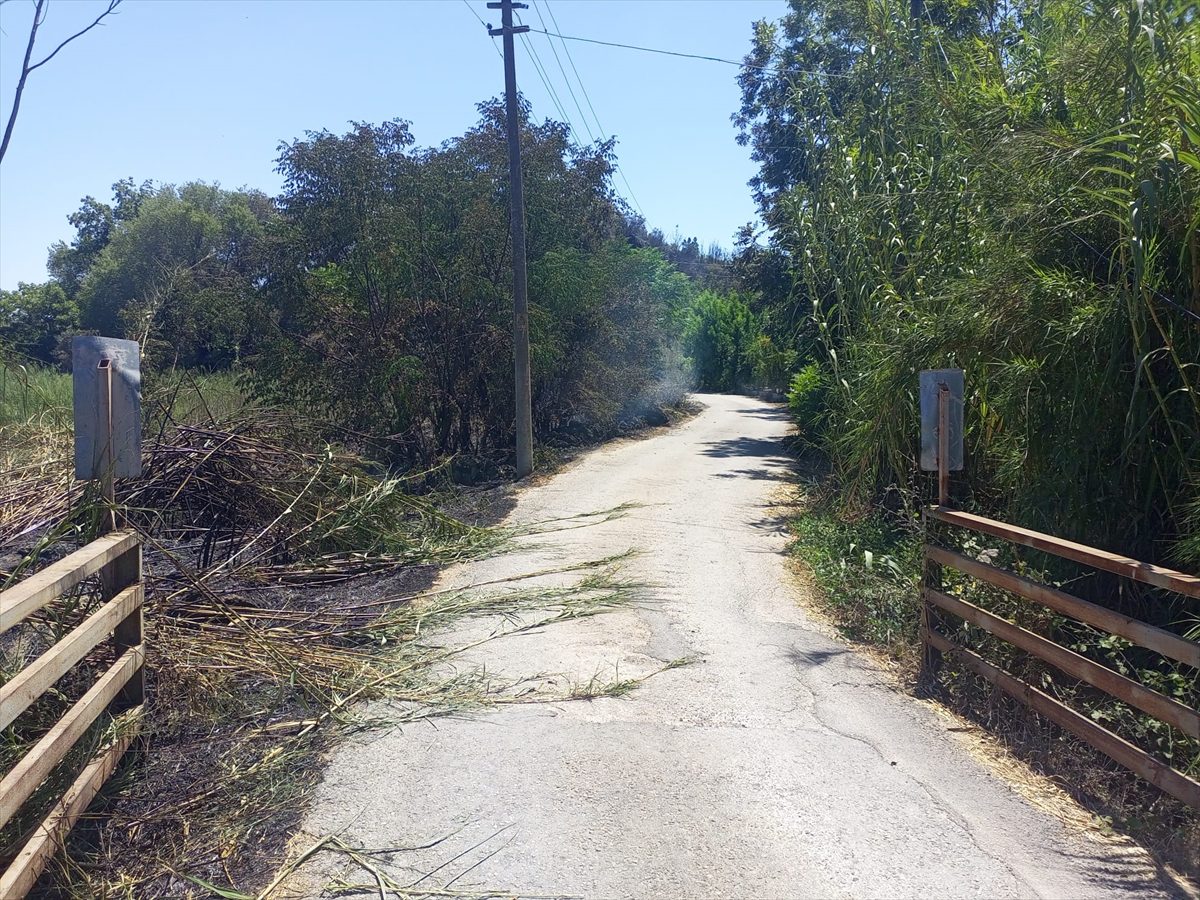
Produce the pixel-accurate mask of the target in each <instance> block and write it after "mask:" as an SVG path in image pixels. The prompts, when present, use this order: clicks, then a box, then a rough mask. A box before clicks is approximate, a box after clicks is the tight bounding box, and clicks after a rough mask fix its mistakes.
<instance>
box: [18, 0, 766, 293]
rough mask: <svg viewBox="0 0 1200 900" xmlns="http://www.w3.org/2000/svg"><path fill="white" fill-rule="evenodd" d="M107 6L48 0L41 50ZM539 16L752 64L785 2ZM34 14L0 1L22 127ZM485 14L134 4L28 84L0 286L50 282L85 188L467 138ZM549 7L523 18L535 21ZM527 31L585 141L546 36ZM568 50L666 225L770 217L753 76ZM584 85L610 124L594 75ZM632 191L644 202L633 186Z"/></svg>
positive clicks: (483, 74) (526, 81)
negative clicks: (304, 143) (355, 140)
mask: <svg viewBox="0 0 1200 900" xmlns="http://www.w3.org/2000/svg"><path fill="white" fill-rule="evenodd" d="M103 5H104V4H103V0H51V8H50V13H49V16H48V18H47V20H46V23H45V25H44V26H43V28H42V30H41V31H40V32H39V44H38V46H39V48H41V50H42V52H43V53H45V52H47V51H48V50H49V49H52V48H53V47H54V46H55V45H56V44H57V43H58V42H59V41H60V40H61V39H62V38H63V37H65V36H67V35H68V34H70V33H72V32H73V31H76V30H78V29H79V28H80V27H82V25H83V24H85V23H86V22H88V21H90V20H91V19H92V18H94V17H95V16H96V15H97V14H98V12H99V11H100V10H101V9H102V8H103ZM468 7H470V8H468ZM538 8H539V9H540V11H541V13H542V15H543V16H546V21H547V24H550V19H549V15H548V12H549V11H552V12H553V13H554V16H555V17H556V20H557V23H558V26H559V28H560V29H561V32H562V33H563V34H569V35H580V36H584V37H590V38H596V39H599V40H605V41H616V42H620V43H628V44H638V45H642V46H648V47H660V48H664V49H670V50H678V51H682V52H689V53H698V54H703V55H709V56H718V57H725V58H728V59H740V58H741V57H742V56H743V55H744V54H745V53H746V51H747V50H748V48H749V42H750V35H751V23H752V22H753V21H754V20H756V19H760V18H778V17H779V16H780V15H782V14H783V11H784V2H783V0H643V2H638V0H549V2H548V3H547V0H538ZM32 10H33V3H32V0H11V2H7V3H4V4H3V5H0V32H2V33H0V111H2V112H3V115H4V117H5V120H7V115H8V110H9V108H10V105H11V103H12V91H13V88H14V87H15V84H16V78H17V75H18V74H19V70H20V62H21V57H22V56H23V53H24V44H25V41H26V39H27V36H28V25H29V17H30V15H31V14H32ZM471 10H474V11H475V12H477V13H478V14H479V15H480V16H481V17H482V18H483V19H484V20H485V21H491V22H492V23H493V24H496V25H498V24H499V12H498V11H493V10H488V9H487V8H486V2H485V0H467V2H464V0H405V2H399V0H366V2H359V0H338V2H332V0H324V2H321V0H292V2H289V0H253V2H244V0H208V2H194V0H126V2H125V3H124V4H123V5H122V6H121V7H120V8H119V15H117V16H114V17H112V18H110V19H109V20H106V21H107V24H105V25H104V26H103V27H102V28H98V29H95V30H93V31H92V32H90V33H89V34H87V35H85V36H84V37H82V38H80V39H79V40H78V41H76V42H74V43H72V44H71V45H70V46H68V47H67V48H66V49H64V50H63V51H62V53H60V54H59V55H58V56H57V57H56V58H55V59H54V60H53V61H52V62H50V63H49V64H48V65H46V66H45V67H43V68H41V69H39V70H37V71H36V72H34V73H33V74H32V75H31V76H30V79H29V83H28V86H27V88H26V90H25V95H24V99H23V100H22V104H21V110H20V115H19V117H18V120H17V124H16V129H15V131H14V133H13V139H12V143H11V145H10V147H9V149H8V154H7V156H6V157H5V159H4V162H3V164H2V165H0V286H2V287H4V288H12V287H15V286H16V283H17V282H18V281H39V280H42V279H44V278H45V277H46V272H45V259H46V248H47V247H48V246H49V245H50V244H51V243H52V242H53V241H55V240H58V239H68V238H70V237H71V235H72V234H73V229H72V228H71V227H70V225H69V224H68V223H67V220H66V216H67V215H68V214H69V213H71V212H73V211H74V210H75V209H76V208H77V207H78V205H79V200H80V199H81V198H82V197H83V196H84V195H86V194H91V195H93V196H96V197H97V198H100V199H103V200H108V199H109V198H110V193H111V192H110V185H111V184H112V183H113V182H114V181H116V180H118V179H119V178H123V177H128V176H132V177H133V178H134V179H135V180H137V181H142V180H144V179H147V178H149V179H153V180H154V181H156V182H172V183H179V182H183V181H189V180H204V181H210V182H219V183H220V184H222V185H223V186H225V187H229V188H235V187H241V186H249V187H256V188H260V189H262V190H265V191H267V192H268V193H275V192H277V191H278V189H279V186H280V181H279V176H278V175H276V174H275V172H274V159H275V156H276V148H277V147H278V145H279V143H280V142H281V141H285V140H291V139H293V138H296V137H299V136H301V135H302V134H303V133H304V132H305V131H309V130H319V129H322V128H328V129H330V130H332V131H341V130H344V129H345V126H346V124H347V123H348V122H349V121H351V120H358V121H367V122H380V121H383V120H385V119H391V118H402V119H407V120H409V121H410V122H412V131H413V134H414V135H415V136H416V138H417V141H418V142H419V143H420V144H424V145H428V144H437V143H440V142H441V141H443V140H445V139H446V138H449V137H453V136H455V135H457V134H461V133H462V132H463V131H464V130H465V129H467V128H468V127H470V126H471V125H472V124H473V123H474V121H475V116H476V111H475V104H476V103H477V102H479V101H480V100H483V99H485V98H488V97H492V96H499V95H500V94H501V93H502V91H503V70H502V66H501V62H500V58H499V57H498V56H497V54H496V51H495V50H494V49H493V48H492V46H491V45H492V44H493V40H492V39H491V38H489V37H487V34H486V32H485V30H484V28H483V26H482V25H480V23H479V21H478V20H477V19H476V18H475V16H474V15H472V13H471ZM537 11H538V10H536V9H534V8H532V6H531V8H530V9H528V10H525V11H524V12H523V13H522V16H523V17H524V21H525V23H526V24H532V25H533V26H534V27H535V28H536V27H539V21H538V16H537ZM549 30H551V31H553V30H554V28H553V25H551V26H550V28H549ZM530 38H532V46H533V48H534V50H535V51H536V53H537V56H538V57H539V59H540V61H541V62H542V64H543V65H544V66H545V67H546V69H547V71H548V74H549V80H550V82H551V84H552V86H553V87H554V89H555V91H556V92H557V93H558V94H559V95H560V100H561V102H562V103H563V104H564V106H565V107H566V111H567V114H568V117H569V118H570V119H571V120H572V121H573V122H574V124H575V127H576V129H577V131H578V132H579V133H580V135H581V138H582V139H583V140H585V141H586V140H587V134H586V132H585V130H584V128H583V126H582V120H581V117H580V114H579V112H578V111H577V110H576V108H575V103H574V102H573V101H572V99H571V97H570V94H569V93H568V92H567V90H566V88H565V86H564V85H565V82H564V78H563V74H562V73H561V72H560V71H559V68H558V62H556V61H555V58H554V55H553V53H552V52H551V48H550V44H549V39H548V38H546V37H545V36H543V35H536V34H534V35H530ZM496 43H497V44H498V41H496ZM556 43H557V42H556ZM568 47H569V49H570V52H571V59H572V60H573V61H574V64H575V66H576V67H577V68H578V71H579V75H580V77H581V79H582V82H583V85H584V87H585V88H586V90H587V94H588V96H589V97H590V99H591V103H592V106H594V108H595V113H596V116H597V117H598V119H599V123H600V125H602V126H603V128H604V130H605V131H606V132H607V133H609V134H615V135H616V136H617V138H618V145H617V153H618V160H619V164H620V167H621V170H622V171H623V173H624V175H625V177H626V178H627V179H628V181H629V185H630V187H631V188H632V191H633V193H634V195H635V196H636V198H637V201H638V204H639V205H640V207H641V209H642V210H643V212H644V213H645V215H646V218H647V221H648V223H649V224H650V226H651V227H658V228H661V229H662V230H663V231H664V232H665V233H666V234H667V235H668V236H669V237H670V236H674V234H675V233H676V229H678V232H679V233H680V235H682V236H693V235H694V236H696V237H698V238H699V239H700V241H701V243H703V244H708V243H709V242H713V241H715V242H718V243H721V244H723V245H725V246H727V247H728V246H730V245H731V243H732V237H733V233H734V231H735V230H736V229H737V228H738V226H740V225H742V224H744V223H746V222H747V221H750V220H751V219H753V218H754V217H755V211H754V207H753V203H752V202H751V200H750V194H749V190H748V188H747V187H746V181H747V180H748V179H749V178H750V177H751V175H753V173H754V166H753V164H752V163H751V162H750V160H749V155H748V151H747V150H746V149H745V148H742V147H738V146H737V144H736V143H735V142H734V129H733V126H732V124H731V123H730V121H729V116H730V114H731V113H733V112H734V111H735V110H736V109H737V107H738V102H739V94H738V89H737V83H736V81H735V77H736V74H737V69H736V68H735V67H734V66H727V65H720V64H717V63H711V62H703V61H699V60H687V59H678V58H674V57H668V56H659V55H652V54H648V53H639V52H635V51H631V50H622V49H617V48H612V47H602V46H596V45H592V44H585V43H578V42H570V43H568ZM517 49H518V53H517V80H518V84H519V86H520V87H521V90H522V91H523V92H524V93H525V94H526V96H528V97H529V99H530V100H531V102H532V103H533V108H534V114H535V115H536V116H538V117H539V118H541V117H547V116H549V117H553V118H559V116H558V113H557V110H556V109H555V106H554V104H553V101H552V100H551V98H550V95H549V94H548V92H547V90H546V88H545V87H544V86H543V84H542V81H541V80H540V78H539V77H538V74H537V71H536V68H535V66H534V64H533V61H532V60H531V58H530V56H529V53H528V50H527V48H526V47H525V46H523V45H522V43H521V42H520V41H518V43H517ZM557 49H558V53H559V58H560V60H561V63H562V66H563V67H564V68H565V70H566V73H567V74H568V75H569V76H570V77H571V80H572V83H574V73H573V72H572V69H571V65H570V62H568V60H567V59H566V57H565V54H564V52H563V48H562V45H561V44H558V45H557ZM35 58H37V57H36V56H35ZM575 92H576V98H577V99H578V102H579V104H580V106H581V107H582V109H583V112H584V114H585V118H586V120H587V121H588V123H589V124H590V126H591V128H592V130H593V133H595V131H596V124H595V122H594V121H593V120H592V116H591V111H590V110H589V109H588V106H587V103H586V100H585V99H584V97H583V96H582V95H581V92H580V90H579V87H578V85H577V84H575ZM616 185H617V188H618V189H619V191H620V192H621V193H622V194H624V195H628V191H627V190H626V186H625V184H624V182H623V181H622V180H621V179H620V178H618V179H617V181H616Z"/></svg>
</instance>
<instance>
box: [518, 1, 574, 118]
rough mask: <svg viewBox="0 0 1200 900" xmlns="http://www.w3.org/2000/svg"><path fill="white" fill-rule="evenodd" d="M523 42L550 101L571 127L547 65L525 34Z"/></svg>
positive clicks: (522, 38) (522, 36)
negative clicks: (545, 65)
mask: <svg viewBox="0 0 1200 900" xmlns="http://www.w3.org/2000/svg"><path fill="white" fill-rule="evenodd" d="M518 21H519V19H518ZM521 43H522V44H523V45H524V47H525V49H526V51H528V53H529V58H530V59H531V60H532V61H533V68H534V69H535V70H536V71H537V73H538V78H540V79H541V80H542V87H544V88H545V89H546V93H547V94H548V95H549V96H550V102H551V103H553V104H554V108H555V110H557V112H558V114H559V116H561V117H562V121H564V122H566V123H567V128H571V121H570V119H568V118H567V112H566V110H565V109H564V108H563V105H562V102H561V101H560V100H559V98H558V93H557V92H556V91H555V90H554V87H553V85H551V84H550V76H549V74H548V73H547V72H546V71H545V67H544V66H543V65H542V61H541V59H540V58H539V57H538V54H537V50H535V49H534V46H533V42H532V41H531V40H529V38H528V37H526V36H525V35H524V34H522V35H521ZM572 130H574V129H572Z"/></svg>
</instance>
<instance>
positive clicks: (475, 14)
mask: <svg viewBox="0 0 1200 900" xmlns="http://www.w3.org/2000/svg"><path fill="white" fill-rule="evenodd" d="M462 2H463V5H464V6H466V8H467V9H469V10H470V11H471V15H473V16H474V17H475V18H476V19H478V20H479V24H480V25H482V26H483V27H484V28H486V29H487V30H488V32H489V33H490V32H491V30H492V29H491V26H490V25H488V23H487V22H485V21H483V16H481V15H479V13H477V12H475V7H473V6H472V5H471V4H470V2H468V0H462ZM492 49H493V50H495V51H496V55H497V56H499V57H500V58H501V59H504V54H503V53H501V52H500V48H499V47H497V46H496V44H495V43H494V42H493V43H492Z"/></svg>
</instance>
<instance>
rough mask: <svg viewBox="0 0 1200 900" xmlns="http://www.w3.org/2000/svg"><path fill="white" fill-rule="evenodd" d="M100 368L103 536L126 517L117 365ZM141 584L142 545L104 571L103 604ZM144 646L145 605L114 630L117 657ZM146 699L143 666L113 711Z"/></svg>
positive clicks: (109, 362)
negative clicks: (121, 495) (120, 504)
mask: <svg viewBox="0 0 1200 900" xmlns="http://www.w3.org/2000/svg"><path fill="white" fill-rule="evenodd" d="M96 368H97V372H98V374H99V378H100V384H99V391H98V392H97V396H98V399H99V406H100V415H99V421H100V431H101V433H100V435H99V437H100V440H101V441H103V449H102V450H101V453H100V457H99V460H100V462H99V469H100V471H99V474H100V493H101V495H102V496H103V498H104V502H105V505H106V508H105V510H104V518H103V520H102V521H101V524H100V534H106V533H108V532H110V531H114V530H116V528H117V526H118V525H120V524H124V522H123V521H122V519H123V517H121V516H118V514H117V506H116V502H117V497H116V488H115V485H114V475H115V471H116V465H117V454H116V449H115V445H114V440H113V437H114V436H113V409H112V404H113V396H112V379H113V361H112V359H110V358H107V357H103V358H101V359H100V361H99V362H98V363H97V367H96ZM141 580H142V546H141V544H140V543H139V544H138V545H137V546H136V547H133V548H132V549H130V550H126V551H125V552H124V553H122V554H121V555H120V556H118V557H117V558H116V559H114V560H113V561H112V562H110V563H109V564H108V565H106V566H104V567H103V568H102V569H101V570H100V592H101V601H102V602H104V603H107V602H108V601H109V600H111V599H113V597H115V596H117V594H119V593H120V592H121V591H123V590H125V588H127V587H130V586H132V585H135V584H137V583H138V582H139V581H141ZM140 643H142V605H141V604H138V608H137V609H135V610H134V611H133V612H132V613H130V614H129V615H128V616H127V617H126V618H125V619H123V620H122V621H121V622H120V623H118V625H117V627H116V628H115V629H113V646H114V647H115V648H116V651H117V654H118V655H120V654H121V653H124V652H125V651H126V650H128V649H129V648H130V647H136V646H138V645H139V644H140ZM145 696H146V672H145V666H144V665H142V666H139V667H138V670H137V672H136V673H135V674H134V676H133V677H132V678H130V679H129V681H128V683H126V685H125V686H124V687H123V688H121V693H120V694H118V695H117V698H116V701H115V702H114V703H113V709H114V710H122V709H129V708H131V707H134V706H138V705H139V704H140V703H141V702H142V700H143V699H145Z"/></svg>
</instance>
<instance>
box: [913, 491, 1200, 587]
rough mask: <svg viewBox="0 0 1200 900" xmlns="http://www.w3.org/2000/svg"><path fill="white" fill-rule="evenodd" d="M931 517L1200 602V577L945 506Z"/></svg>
mask: <svg viewBox="0 0 1200 900" xmlns="http://www.w3.org/2000/svg"><path fill="white" fill-rule="evenodd" d="M929 514H930V515H931V516H933V518H935V519H938V520H940V521H942V522H946V523H947V524H949V525H957V526H959V527H960V528H969V529H971V530H972V531H978V532H980V533H981V534H990V535H992V536H993V537H998V538H1002V539H1004V540H1006V541H1012V542H1013V543H1014V544H1021V545H1023V546H1025V547H1032V548H1033V549H1035V550H1041V551H1043V552H1044V553H1051V554H1053V555H1054V556H1061V557H1063V558H1064V559H1070V560H1074V561H1075V562H1078V563H1083V564H1084V565H1087V566H1092V567H1093V568H1096V569H1103V570H1104V571H1105V572H1112V573H1114V574H1116V575H1123V576H1124V577H1126V578H1132V579H1134V580H1135V581H1140V582H1142V583H1144V584H1152V585H1154V586H1155V587H1160V588H1166V589H1167V590H1169V591H1175V592H1177V593H1180V594H1183V595H1184V596H1187V597H1194V598H1198V599H1200V576H1197V575H1187V574H1185V573H1183V572H1177V571H1175V570H1174V569H1164V568H1163V567H1162V566H1154V565H1151V564H1150V563H1144V562H1140V561H1139V560H1136V559H1131V558H1130V557H1128V556H1121V555H1120V554H1118V553H1109V552H1108V551H1106V550H1097V549H1096V548H1095V547H1088V546H1086V545H1085V544H1077V543H1075V542H1074V541H1068V540H1064V539H1063V538H1057V537H1054V536H1053V535H1049V534H1042V533H1041V532H1040V531H1030V530H1029V529H1028V528H1019V527H1018V526H1016V525H1009V524H1008V523H1006V522H997V521H996V520H995V519H986V518H984V517H983V516H976V515H972V514H971V513H965V512H959V511H958V510H955V509H949V508H948V507H945V506H937V507H934V508H933V509H931V510H929Z"/></svg>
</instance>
